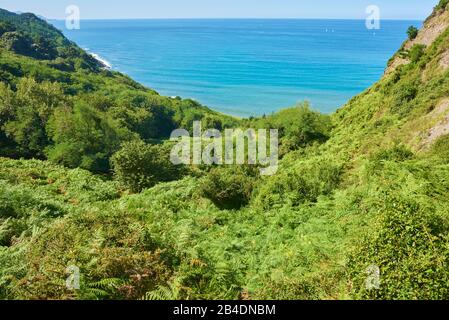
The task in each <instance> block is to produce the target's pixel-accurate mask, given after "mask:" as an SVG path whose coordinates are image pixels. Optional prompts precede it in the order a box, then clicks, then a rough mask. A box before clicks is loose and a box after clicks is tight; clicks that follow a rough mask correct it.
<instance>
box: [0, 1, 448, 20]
mask: <svg viewBox="0 0 449 320" xmlns="http://www.w3.org/2000/svg"><path fill="white" fill-rule="evenodd" d="M438 2H439V0H126V1H125V0H0V8H3V9H7V10H9V11H14V12H16V11H21V12H33V13H35V14H39V15H42V16H44V17H46V18H49V19H64V18H65V10H66V7H67V6H69V5H76V6H78V7H79V9H80V14H81V19H146V18H158V19H159V18H304V19H313V18H330V19H365V18H366V17H367V14H366V12H365V11H366V8H367V7H368V6H369V5H377V6H378V7H379V8H380V14H381V19H404V20H423V19H424V18H426V17H427V16H428V15H429V14H430V13H431V11H432V8H433V7H434V6H435V5H436V4H437V3H438Z"/></svg>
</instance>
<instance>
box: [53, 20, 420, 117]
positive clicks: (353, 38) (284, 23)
mask: <svg viewBox="0 0 449 320" xmlns="http://www.w3.org/2000/svg"><path fill="white" fill-rule="evenodd" d="M51 23H53V24H54V25H55V26H56V27H58V28H59V29H61V30H62V31H63V32H64V34H65V35H66V36H67V37H68V38H69V39H71V40H73V41H75V42H76V43H78V45H79V46H81V47H82V48H84V49H86V50H88V51H89V52H91V53H95V54H96V55H98V56H99V57H100V58H101V59H105V60H106V61H108V63H109V64H110V65H111V66H112V68H113V69H114V70H118V71H121V72H123V73H126V74H128V75H129V76H131V77H132V78H134V79H135V80H137V81H139V82H140V83H142V84H144V85H146V86H148V87H151V88H152V89H155V90H156V91H158V92H159V93H161V94H163V95H167V96H181V97H183V98H192V99H195V100H198V101H199V102H201V103H202V104H204V105H207V106H209V107H210V108H212V109H214V110H218V111H221V112H224V113H227V114H232V115H236V116H242V117H247V116H251V115H262V114H270V113H272V112H273V111H276V110H279V109H282V108H285V107H289V106H293V105H295V104H296V103H298V102H301V101H304V100H308V101H309V102H310V103H311V104H312V106H313V107H314V108H315V109H318V110H320V111H322V112H332V111H334V110H336V109H337V108H338V107H340V106H342V105H343V104H344V103H345V102H346V101H348V100H349V99H350V98H351V97H352V96H354V95H356V94H358V93H360V92H361V91H363V90H364V89H366V88H368V87H369V86H371V85H372V84H373V83H374V82H376V81H377V80H378V79H379V78H380V77H381V76H382V74H383V72H384V69H385V66H386V63H387V61H388V59H389V58H390V57H391V56H392V55H393V54H394V52H396V51H397V50H398V48H399V47H400V45H401V44H402V42H403V41H404V40H405V38H406V30H407V28H408V27H409V26H410V25H415V26H417V27H419V26H421V24H422V22H420V21H392V20H389V21H382V22H381V29H380V30H368V29H367V28H366V26H365V21H363V20H253V19H251V20H102V21H101V20H98V21H97V20H83V21H81V28H80V29H79V30H67V29H66V28H65V22H64V21H51Z"/></svg>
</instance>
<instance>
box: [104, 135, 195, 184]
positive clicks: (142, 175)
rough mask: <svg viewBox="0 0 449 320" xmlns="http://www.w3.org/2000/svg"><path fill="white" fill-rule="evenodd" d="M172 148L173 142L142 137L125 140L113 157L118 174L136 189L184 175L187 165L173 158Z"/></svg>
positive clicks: (115, 173) (118, 178) (114, 167)
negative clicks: (154, 142)
mask: <svg viewBox="0 0 449 320" xmlns="http://www.w3.org/2000/svg"><path fill="white" fill-rule="evenodd" d="M170 148H171V146H170V145H169V144H166V145H149V144H146V143H144V142H142V141H140V140H135V141H131V142H127V143H125V144H123V145H122V148H121V149H120V150H119V151H118V152H116V153H115V154H114V156H113V157H112V159H111V162H112V167H113V170H114V175H115V178H116V179H117V180H118V181H119V182H120V183H121V184H122V185H123V186H124V187H126V188H128V189H129V190H131V191H132V192H140V191H142V190H143V189H145V188H151V187H153V186H154V185H156V184H157V183H159V182H164V181H165V182H166V181H173V180H177V179H180V178H181V177H182V176H183V175H184V174H185V173H186V168H185V167H184V166H180V165H176V166H175V165H173V164H172V163H171V162H170Z"/></svg>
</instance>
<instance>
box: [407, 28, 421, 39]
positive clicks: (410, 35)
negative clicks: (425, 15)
mask: <svg viewBox="0 0 449 320" xmlns="http://www.w3.org/2000/svg"><path fill="white" fill-rule="evenodd" d="M418 32H419V30H418V28H416V27H415V26H410V27H409V28H408V30H407V35H408V39H409V40H415V39H416V37H417V36H418Z"/></svg>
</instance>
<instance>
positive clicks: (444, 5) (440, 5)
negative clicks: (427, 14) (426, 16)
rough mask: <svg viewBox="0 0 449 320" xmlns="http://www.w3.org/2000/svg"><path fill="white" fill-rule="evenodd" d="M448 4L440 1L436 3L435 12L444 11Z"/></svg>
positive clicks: (445, 0) (447, 0)
mask: <svg viewBox="0 0 449 320" xmlns="http://www.w3.org/2000/svg"><path fill="white" fill-rule="evenodd" d="M448 3H449V0H440V2H439V3H438V5H437V6H436V7H435V9H436V10H442V9H445V8H446V7H447V5H448Z"/></svg>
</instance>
